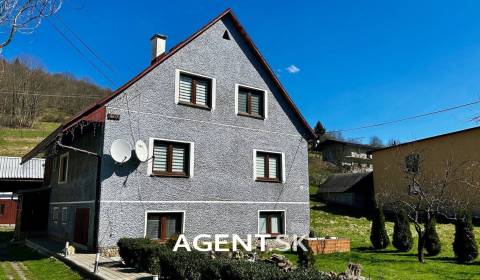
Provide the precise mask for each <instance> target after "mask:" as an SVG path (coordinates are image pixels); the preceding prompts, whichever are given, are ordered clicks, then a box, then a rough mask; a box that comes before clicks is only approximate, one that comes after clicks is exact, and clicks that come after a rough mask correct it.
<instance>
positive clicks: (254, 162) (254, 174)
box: [253, 149, 287, 183]
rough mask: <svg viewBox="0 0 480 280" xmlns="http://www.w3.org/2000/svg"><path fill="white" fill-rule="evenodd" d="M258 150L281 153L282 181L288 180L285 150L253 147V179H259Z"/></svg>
mask: <svg viewBox="0 0 480 280" xmlns="http://www.w3.org/2000/svg"><path fill="white" fill-rule="evenodd" d="M257 152H260V153H269V154H277V155H280V160H281V161H282V162H281V166H282V174H281V176H282V181H281V182H282V183H285V182H286V181H287V177H286V173H285V153H283V152H274V151H267V150H259V149H253V180H254V181H256V180H257Z"/></svg>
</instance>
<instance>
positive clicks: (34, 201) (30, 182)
mask: <svg viewBox="0 0 480 280" xmlns="http://www.w3.org/2000/svg"><path fill="white" fill-rule="evenodd" d="M20 162H21V158H19V157H0V224H10V225H13V224H15V225H16V228H15V232H16V234H20V233H21V228H22V229H23V232H27V231H31V230H34V231H41V230H42V229H43V230H45V229H46V227H45V224H46V221H47V219H46V218H47V213H48V208H46V207H48V206H47V205H46V204H45V203H46V202H47V201H48V198H46V199H44V200H42V198H41V197H42V196H41V195H39V194H38V190H39V189H41V188H42V185H43V174H44V165H45V160H44V159H38V158H34V159H31V160H30V161H29V162H28V163H25V164H23V165H21V164H20ZM32 191H34V192H35V193H34V194H32V195H31V196H30V194H29V193H30V192H32ZM43 193H45V192H43ZM44 196H45V195H44ZM42 202H43V203H42ZM22 209H23V210H22ZM16 236H17V235H16ZM18 236H19V235H18Z"/></svg>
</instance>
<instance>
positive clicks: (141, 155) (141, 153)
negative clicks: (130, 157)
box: [135, 140, 148, 162]
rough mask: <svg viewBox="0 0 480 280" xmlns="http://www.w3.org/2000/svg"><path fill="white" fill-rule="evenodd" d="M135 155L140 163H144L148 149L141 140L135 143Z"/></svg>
mask: <svg viewBox="0 0 480 280" xmlns="http://www.w3.org/2000/svg"><path fill="white" fill-rule="evenodd" d="M135 154H137V158H138V160H139V161H141V162H145V161H147V159H148V148H147V144H145V142H143V141H142V140H138V141H137V142H136V143H135Z"/></svg>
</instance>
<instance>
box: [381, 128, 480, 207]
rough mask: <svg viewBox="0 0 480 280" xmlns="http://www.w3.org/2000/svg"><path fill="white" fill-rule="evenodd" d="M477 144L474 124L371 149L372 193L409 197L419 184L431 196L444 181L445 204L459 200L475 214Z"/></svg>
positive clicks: (479, 181)
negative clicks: (373, 191) (428, 190)
mask: <svg viewBox="0 0 480 280" xmlns="http://www.w3.org/2000/svg"><path fill="white" fill-rule="evenodd" d="M479 144H480V127H475V128H470V129H466V130H461V131H456V132H452V133H447V134H443V135H438V136H433V137H429V138H425V139H420V140H417V141H413V142H408V143H402V144H399V145H396V146H392V147H388V148H383V149H379V150H376V151H373V166H374V170H373V177H374V189H375V193H376V195H377V196H378V197H379V198H381V199H382V200H388V201H395V200H405V201H410V200H412V199H414V198H415V196H416V195H418V194H417V193H416V191H415V189H416V187H417V186H419V185H420V184H421V185H423V186H424V188H426V189H430V193H431V194H429V195H430V196H431V197H430V199H432V198H437V197H439V196H438V193H439V187H440V186H441V184H443V183H444V182H447V184H448V185H449V186H448V192H447V194H446V196H447V197H448V199H445V204H450V203H453V202H459V203H460V204H461V205H462V207H464V206H465V207H467V208H470V209H471V210H472V211H473V213H474V215H477V216H478V215H480V191H479V190H480V165H479V164H480V149H479ZM413 173H416V174H417V175H416V179H415V182H413V181H412V178H413V176H411V175H412V174H413ZM434 187H435V188H436V191H433V188H434ZM435 192H436V193H437V194H436V193H435ZM432 195H433V196H432Z"/></svg>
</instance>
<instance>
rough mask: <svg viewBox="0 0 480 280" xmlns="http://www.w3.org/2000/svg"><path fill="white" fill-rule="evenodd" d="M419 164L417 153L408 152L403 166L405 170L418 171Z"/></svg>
mask: <svg viewBox="0 0 480 280" xmlns="http://www.w3.org/2000/svg"><path fill="white" fill-rule="evenodd" d="M419 164H420V155H419V154H410V155H408V156H407V157H406V158H405V168H406V169H407V172H410V173H418V170H419Z"/></svg>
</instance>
